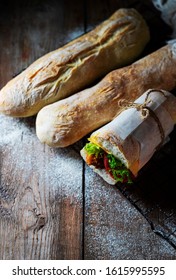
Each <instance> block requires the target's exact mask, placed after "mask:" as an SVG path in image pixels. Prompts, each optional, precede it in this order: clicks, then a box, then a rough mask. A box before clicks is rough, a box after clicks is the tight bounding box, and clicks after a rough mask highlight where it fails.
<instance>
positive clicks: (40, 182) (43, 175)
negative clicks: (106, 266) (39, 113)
mask: <svg viewBox="0 0 176 280" xmlns="http://www.w3.org/2000/svg"><path fill="white" fill-rule="evenodd" d="M17 2H18V3H17ZM141 2H142V4H141ZM148 2H149V1H134V0H130V1H117V0H111V1H110V0H103V1H100V0H95V1H88V0H84V1H78V0H76V1H70V0H60V1H56V0H51V1H49V0H44V1H39V0H32V1H24V0H23V1H22V0H21V1H12V2H11V1H9V0H6V1H1V3H0V49H1V52H0V88H1V87H3V86H4V85H5V83H6V82H7V81H8V80H10V79H11V78H12V77H13V76H14V75H16V74H17V73H19V72H20V71H22V70H23V69H24V68H26V67H27V66H28V65H29V64H30V63H31V62H33V61H34V60H35V59H37V58H38V57H40V56H41V55H43V54H45V53H47V52H49V51H51V50H54V49H56V48H58V47H59V46H62V45H64V44H65V43H67V42H68V41H70V40H72V39H74V38H76V37H78V36H80V35H81V34H83V33H84V32H87V31H89V30H90V29H91V28H93V27H94V26H95V25H97V24H99V23H100V22H101V21H103V20H104V19H106V18H107V17H109V16H110V14H112V13H113V12H114V11H115V10H116V9H118V8H120V7H134V8H137V9H138V10H139V11H141V12H142V13H143V14H144V16H145V17H146V19H147V20H148V22H149V24H150V26H152V25H151V22H154V23H155V26H157V27H158V26H163V29H162V30H164V31H165V32H163V33H162V34H159V35H158V36H159V40H158V42H156V38H155V37H156V36H153V37H152V38H153V39H152V40H154V41H151V44H150V45H149V46H148V49H146V52H150V50H152V49H153V48H157V47H158V46H159V45H162V44H163V40H164V38H166V37H167V36H166V35H165V37H164V34H166V33H167V32H166V31H168V29H167V27H166V26H165V25H164V24H163V23H162V22H161V20H160V19H159V17H155V13H154V12H153V8H152V6H151V4H149V3H148ZM73 3H74V4H73ZM157 14H158V13H157ZM150 20H151V22H150ZM156 29H157V28H154V29H153V30H152V32H153V34H154V35H155V34H156ZM168 34H169V33H168ZM155 43H156V44H155ZM0 128H1V133H0V259H1V260H9V259H39V260H42V259H175V258H176V251H175V249H174V248H173V247H172V246H171V245H170V244H169V243H168V242H167V241H165V240H164V239H162V238H161V237H160V236H158V235H156V234H155V233H154V232H153V230H152V229H151V227H150V225H149V223H148V222H147V220H146V219H145V218H144V216H143V215H142V213H141V212H139V211H138V210H137V209H136V208H135V207H134V206H133V205H132V204H131V203H130V202H129V200H130V199H129V200H127V198H126V197H125V196H124V195H123V194H122V192H121V191H120V190H119V189H118V188H117V187H111V186H109V185H108V184H106V183H105V182H103V181H102V180H101V178H99V177H98V176H97V175H96V174H94V173H93V172H92V171H91V170H90V169H89V168H88V167H86V166H85V164H84V163H83V161H82V160H81V157H80V155H79V151H80V149H81V148H82V147H83V144H84V142H85V139H84V140H83V141H80V142H78V143H76V144H75V145H72V146H71V147H68V148H65V149H51V148H49V147H48V146H45V145H43V144H41V143H40V142H39V140H38V139H37V137H36V134H35V117H33V118H28V119H25V120H24V119H13V118H9V117H6V116H0ZM142 184H144V183H140V186H141V187H142ZM135 197H136V196H135V191H134V193H133V192H132V191H131V192H130V197H129V198H134V199H135ZM142 203H143V205H142ZM138 207H140V209H142V207H143V209H144V210H145V209H146V208H147V207H151V202H149V201H147V199H145V197H144V199H143V200H140V202H138ZM171 211H172V209H171ZM150 213H151V215H152V217H151V218H152V219H153V217H154V215H156V213H154V212H150ZM168 213H169V211H168V212H167V214H168ZM171 214H172V213H171ZM160 215H161V213H160ZM156 220H157V218H156ZM174 226H175V221H174V220H173V221H172V220H170V224H169V227H174ZM171 238H172V239H173V240H174V238H176V237H175V233H174V232H173V234H172V237H171Z"/></svg>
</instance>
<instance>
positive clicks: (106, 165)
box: [80, 89, 176, 185]
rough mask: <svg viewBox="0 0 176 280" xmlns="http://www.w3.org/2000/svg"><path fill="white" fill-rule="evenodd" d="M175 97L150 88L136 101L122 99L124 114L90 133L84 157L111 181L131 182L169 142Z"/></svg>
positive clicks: (112, 182) (94, 168) (83, 150)
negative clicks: (156, 152)
mask: <svg viewBox="0 0 176 280" xmlns="http://www.w3.org/2000/svg"><path fill="white" fill-rule="evenodd" d="M175 99H176V97H175V96H173V95H172V94H171V93H169V92H167V91H163V90H154V89H150V90H148V91H146V92H145V93H144V94H143V95H141V96H140V97H139V98H138V99H137V100H136V101H135V102H134V103H130V102H127V101H125V100H120V101H119V102H120V103H119V105H120V106H121V108H122V111H121V113H120V114H119V115H118V116H117V117H115V118H114V119H113V120H112V121H111V122H110V123H108V124H107V125H105V126H103V127H101V128H100V129H98V130H97V131H95V132H93V133H92V134H91V135H90V138H89V143H87V144H86V145H85V146H84V147H83V149H82V150H81V152H80V153H81V156H82V157H83V159H84V160H85V161H86V163H87V164H88V165H89V166H90V167H91V168H92V169H93V170H94V171H95V172H97V173H98V174H99V175H100V176H101V177H102V178H103V179H104V180H105V181H107V182H108V183H109V184H112V185H114V184H116V183H118V182H121V183H132V182H133V179H134V178H135V177H136V176H137V175H138V172H139V170H140V169H141V168H142V167H143V166H144V165H145V164H146V163H147V162H148V161H149V160H150V158H151V157H152V156H153V154H154V153H155V151H157V150H158V149H160V147H162V146H163V145H164V143H166V141H168V135H169V134H170V133H171V131H172V130H173V128H174V120H173V119H174V118H173V115H174V114H173V111H174V112H175V113H176V108H175V109H174V108H173V106H172V104H174V103H175ZM170 110H171V111H172V112H170Z"/></svg>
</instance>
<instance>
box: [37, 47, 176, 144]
mask: <svg viewBox="0 0 176 280" xmlns="http://www.w3.org/2000/svg"><path fill="white" fill-rule="evenodd" d="M175 69H176V43H173V44H171V45H166V46H164V47H162V48H160V49H159V50H157V51H155V52H153V53H152V54H149V55H147V56H146V57H144V58H142V59H140V60H138V61H136V62H135V63H133V64H131V65H129V66H126V67H123V68H121V69H117V70H114V71H112V72H110V73H109V74H108V75H106V76H105V77H104V78H103V79H102V80H101V81H100V82H99V83H97V84H96V85H95V86H93V87H90V88H88V89H85V90H83V91H81V92H79V93H76V94H74V95H72V96H70V97H68V98H65V99H63V100H60V101H58V102H55V103H53V104H51V105H48V106H45V107H44V108H43V109H42V110H41V111H40V112H39V113H38V115H37V119H36V132H37V136H38V138H39V139H40V141H41V142H42V143H46V144H48V145H49V146H52V147H66V146H69V145H71V144H73V143H75V142H76V141H78V140H79V139H81V138H82V137H83V136H85V135H87V134H88V133H90V132H92V131H94V130H95V129H97V128H99V127H101V126H102V125H104V124H106V123H108V122H110V121H112V119H113V118H114V117H115V115H116V114H117V113H120V111H121V108H120V107H119V100H120V99H122V98H123V99H126V100H128V101H132V102H134V101H135V99H137V98H138V97H140V96H141V94H142V93H143V92H145V91H146V90H148V89H149V88H158V89H162V88H163V89H165V90H168V91H170V90H172V89H174V88H175V87H176V74H175ZM170 105H171V104H170V103H169V106H170ZM172 107H173V108H169V109H170V112H171V114H172V111H173V118H175V119H174V121H175V122H176V115H175V107H176V101H175V102H174V103H173V105H172ZM172 109H173V110H172Z"/></svg>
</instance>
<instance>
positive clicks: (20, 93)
mask: <svg viewBox="0 0 176 280" xmlns="http://www.w3.org/2000/svg"><path fill="white" fill-rule="evenodd" d="M149 37H150V35H149V29H148V27H147V25H146V22H145V21H144V19H143V18H142V16H141V15H140V14H139V13H138V12H137V11H136V10H134V9H119V10H118V11H117V12H115V13H114V14H113V15H112V16H111V17H110V18H109V19H108V20H106V21H105V22H103V23H102V24H100V25H99V26H98V27H97V28H95V29H94V30H92V31H91V32H89V33H87V34H85V35H83V36H81V37H79V38H78V39H75V40H74V41H72V42H70V43H69V44H67V45H65V46H64V47H62V48H59V49H58V50H55V51H53V52H50V53H48V54H46V55H44V56H43V57H41V58H39V59H38V60H37V61H35V62H34V63H33V64H32V65H31V66H29V67H28V68H27V69H26V70H25V71H23V72H22V73H21V74H19V75H18V76H17V77H15V78H14V79H12V80H11V81H10V82H8V83H7V85H6V86H5V87H4V88H3V89H2V90H1V91H0V112H1V113H4V114H7V115H10V116H16V117H27V116H31V115H34V114H36V113H37V112H38V111H39V110H40V109H41V108H42V107H44V106H45V105H47V104H50V103H53V102H55V101H57V100H60V99H63V98H65V97H67V96H69V95H71V94H73V93H75V92H77V91H79V90H81V89H83V88H84V87H85V86H87V85H88V84H90V83H91V82H92V81H93V80H95V79H97V78H98V77H101V76H103V75H105V74H107V73H108V72H109V71H111V70H112V69H115V68H118V67H121V66H124V65H127V64H129V63H131V62H132V61H134V59H136V57H137V56H138V55H139V54H140V53H141V52H142V50H143V49H144V47H145V45H146V43H147V42H148V41H149Z"/></svg>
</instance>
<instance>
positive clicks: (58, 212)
mask: <svg viewBox="0 0 176 280" xmlns="http://www.w3.org/2000/svg"><path fill="white" fill-rule="evenodd" d="M39 2H40V3H39ZM39 2H37V1H31V2H30V3H31V4H28V5H27V6H25V5H24V6H21V7H19V6H14V7H12V6H11V7H10V6H8V7H6V14H3V10H1V14H3V15H4V16H3V17H1V30H2V31H3V32H1V35H0V37H1V38H0V42H1V43H0V44H1V45H0V47H1V50H2V51H1V54H0V64H1V67H0V69H1V70H0V71H1V73H0V81H1V86H3V84H5V83H6V82H7V81H8V80H10V79H11V77H12V76H13V75H15V74H17V73H18V72H20V71H21V70H22V69H23V68H25V67H27V66H28V65H29V64H30V63H31V62H32V61H34V60H35V59H36V58H38V57H39V56H41V55H43V54H44V53H47V52H48V51H51V50H53V49H55V48H57V47H59V46H61V45H62V44H64V43H66V42H67V41H69V40H70V39H72V37H74V36H78V35H80V33H82V32H83V28H84V25H83V16H82V14H83V13H82V12H81V13H80V11H82V9H83V6H82V4H81V2H79V1H77V3H76V6H75V8H74V9H72V4H71V1H59V2H58V1H43V3H42V5H41V1H39ZM65 5H67V15H65V14H64V11H66V8H65ZM73 11H74V13H73ZM7 15H8V17H7ZM34 19H35V20H34ZM75 25H76V26H75ZM76 28H77V29H78V30H77V31H76V32H77V33H76V34H75V33H73V31H74V32H75V29H76ZM63 30H64V31H65V32H63ZM4 44H5V45H4ZM5 66H6V70H5V71H4V67H5ZM0 123H1V140H0V143H1V146H0V152H1V165H0V176H1V184H0V194H1V198H0V216H1V219H0V259H80V258H82V161H81V160H80V157H79V155H78V153H77V152H76V151H75V149H76V148H77V149H78V147H79V144H78V145H75V146H74V147H72V148H69V149H67V150H52V149H50V148H49V147H46V146H44V145H41V144H40V143H39V141H38V140H37V137H36V135H35V118H30V119H28V120H18V119H11V118H6V117H4V116H1V119H0Z"/></svg>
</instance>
